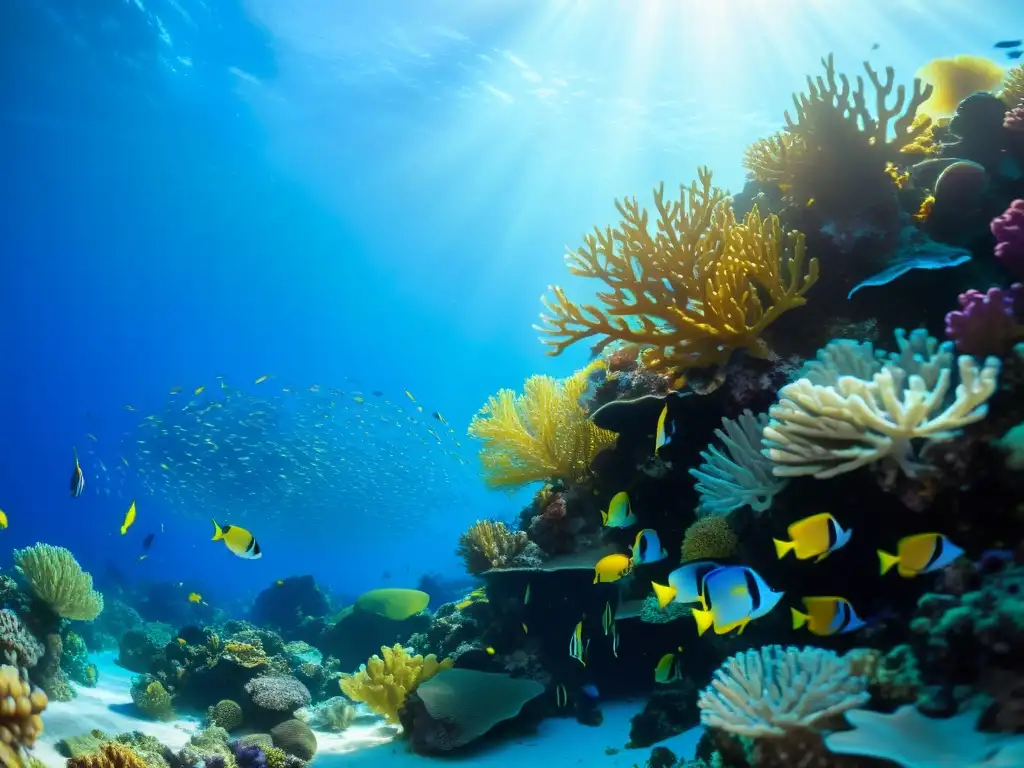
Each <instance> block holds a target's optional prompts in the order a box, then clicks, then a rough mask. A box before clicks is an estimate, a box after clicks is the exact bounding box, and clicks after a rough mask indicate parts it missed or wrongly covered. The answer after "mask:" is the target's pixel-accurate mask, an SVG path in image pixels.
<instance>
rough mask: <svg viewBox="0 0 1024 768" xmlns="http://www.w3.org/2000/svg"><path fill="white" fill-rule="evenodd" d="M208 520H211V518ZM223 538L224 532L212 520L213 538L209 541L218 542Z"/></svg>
mask: <svg viewBox="0 0 1024 768" xmlns="http://www.w3.org/2000/svg"><path fill="white" fill-rule="evenodd" d="M210 519H211V520H213V518H212V517H211V518H210ZM223 538H224V530H223V529H222V528H221V527H220V526H219V525H217V521H216V520H213V538H212V539H211V541H220V540H221V539H223Z"/></svg>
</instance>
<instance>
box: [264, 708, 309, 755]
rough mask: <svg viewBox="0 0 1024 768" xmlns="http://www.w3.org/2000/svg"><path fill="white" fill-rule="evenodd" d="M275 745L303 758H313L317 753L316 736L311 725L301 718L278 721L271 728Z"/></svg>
mask: <svg viewBox="0 0 1024 768" xmlns="http://www.w3.org/2000/svg"><path fill="white" fill-rule="evenodd" d="M270 735H271V737H272V738H273V739H274V746H276V747H279V748H280V749H282V750H284V751H285V752H287V753H288V754H289V755H295V756H296V757H298V758H301V759H302V760H312V759H313V755H315V754H316V747H317V744H316V736H315V735H314V734H313V731H311V730H310V728H309V726H308V725H306V724H305V723H304V722H302V721H301V720H296V719H295V718H292V719H290V720H285V721H284V722H283V723H278V724H277V725H275V726H274V727H273V728H271V729H270Z"/></svg>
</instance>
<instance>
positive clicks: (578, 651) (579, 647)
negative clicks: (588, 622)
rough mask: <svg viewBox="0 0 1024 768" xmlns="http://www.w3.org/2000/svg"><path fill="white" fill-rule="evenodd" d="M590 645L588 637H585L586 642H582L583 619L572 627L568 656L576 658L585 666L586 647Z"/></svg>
mask: <svg viewBox="0 0 1024 768" xmlns="http://www.w3.org/2000/svg"><path fill="white" fill-rule="evenodd" d="M589 647H590V639H589V638H588V639H587V642H586V644H584V642H583V620H582V619H581V620H580V621H579V623H577V624H576V628H575V629H573V631H572V635H571V636H570V637H569V656H570V657H571V658H574V659H576V661H578V662H579V663H580V664H582V665H583V666H584V667H585V666H587V662H586V661H585V657H586V653H587V649H588V648H589Z"/></svg>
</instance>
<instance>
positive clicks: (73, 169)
mask: <svg viewBox="0 0 1024 768" xmlns="http://www.w3.org/2000/svg"><path fill="white" fill-rule="evenodd" d="M1013 15H1016V16H1017V22H1018V23H1017V24H1016V27H1014V25H1013V24H1012V23H1011V22H1012V21H1013V18H1011V17H1012V16H1013ZM0 17H2V18H3V24H0V42H2V44H0V67H2V73H3V76H2V79H0V82H2V86H0V87H2V92H0V146H2V147H3V150H2V151H0V178H2V179H3V187H2V188H3V201H2V204H3V210H4V216H3V226H2V231H0V238H2V241H0V242H2V245H0V248H2V253H3V265H4V268H3V271H2V274H0V345H2V346H0V355H2V359H3V361H4V365H3V369H2V374H0V404H2V406H0V409H2V410H0V412H2V419H0V434H2V437H3V440H4V451H3V461H2V462H0V508H2V509H3V510H4V511H5V512H6V514H7V516H8V518H9V521H10V525H9V528H7V529H6V530H4V531H3V532H2V533H0V537H2V538H3V540H4V542H5V546H4V547H3V548H2V552H3V555H2V556H3V557H4V558H6V557H8V556H9V552H10V550H11V549H12V548H14V547H19V546H25V545H28V544H31V543H33V542H35V541H46V542H49V543H52V544H58V545H63V546H66V547H68V548H70V549H71V550H72V551H73V552H74V553H75V555H76V557H77V558H78V559H79V560H80V562H81V563H82V564H83V565H84V566H85V567H86V568H87V569H88V570H91V571H92V572H94V573H96V574H104V575H103V576H102V577H100V576H99V575H98V576H97V578H98V579H99V578H110V579H128V580H136V579H169V580H181V581H186V580H190V581H194V582H195V583H198V584H203V585H204V591H205V593H206V594H207V599H209V600H211V601H213V600H217V601H221V602H223V603H224V604H227V603H228V601H231V600H234V599H237V598H245V597H246V596H250V595H252V594H254V593H255V592H256V591H258V590H259V589H262V588H263V587H264V586H266V585H267V584H268V583H269V582H270V581H272V580H273V579H276V578H280V577H284V576H287V575H290V574H293V573H312V574H313V575H314V576H315V577H316V578H317V579H318V580H319V581H321V582H322V583H324V584H326V585H327V586H329V587H330V588H331V589H332V590H334V591H336V592H339V593H342V594H354V593H358V592H360V591H362V590H364V589H367V588H371V587H375V586H380V585H382V584H393V585H400V586H415V583H416V581H417V579H418V578H419V576H420V575H421V574H423V573H427V572H437V573H441V574H445V575H450V576H456V575H459V574H460V573H461V564H460V563H459V561H458V560H457V558H456V557H455V556H454V554H453V550H454V548H455V544H456V541H457V537H458V534H459V533H460V532H461V531H462V530H463V529H464V528H465V527H466V525H467V524H468V523H469V522H471V521H472V520H475V519H477V518H484V517H497V518H499V519H510V518H512V517H513V516H514V515H515V513H516V511H517V510H518V507H519V506H520V504H519V502H518V501H517V499H516V498H512V499H510V498H509V497H507V496H505V495H503V494H500V493H490V492H487V491H486V490H485V489H484V488H483V485H482V483H481V481H480V478H479V475H478V471H477V466H476V464H475V463H474V448H473V445H472V441H471V440H470V439H469V438H468V437H466V435H465V429H466V426H467V424H468V422H469V419H470V418H471V417H472V415H473V413H474V412H475V411H476V410H477V409H478V408H479V407H480V405H482V403H483V402H484V401H485V400H486V398H487V396H488V395H490V394H491V393H492V392H494V391H496V390H497V389H499V388H501V387H512V388H516V387H519V386H520V385H521V382H522V381H523V379H525V378H526V377H527V376H529V375H530V374H532V373H535V372H544V373H551V374H554V375H564V374H567V373H568V372H570V371H572V370H573V369H574V368H576V367H578V366H579V365H580V363H582V362H583V361H584V360H585V358H586V349H585V348H580V349H573V350H571V351H570V352H569V353H567V354H565V355H563V356H562V357H559V358H557V359H550V358H547V357H545V356H544V348H543V347H542V346H541V345H540V344H539V343H538V342H537V340H536V333H535V331H533V330H532V329H531V322H532V321H533V320H534V318H535V317H536V315H537V312H538V311H539V309H540V306H539V303H538V300H537V297H538V296H539V295H540V294H541V293H542V292H543V291H544V290H545V288H546V286H547V285H548V284H549V283H556V282H558V283H562V284H568V285H569V287H570V289H572V288H573V287H574V286H575V284H574V283H572V279H571V278H569V277H567V275H566V271H565V269H564V266H563V264H562V259H561V255H562V253H563V252H564V248H565V246H567V245H568V246H571V247H575V246H576V245H577V244H578V242H579V240H580V236H581V234H582V233H584V232H585V231H587V230H588V229H589V228H590V227H591V226H592V225H593V224H594V223H596V222H603V221H606V220H609V216H610V215H611V214H612V212H613V209H612V201H613V199H614V198H616V197H618V196H622V195H634V194H635V195H640V196H644V195H647V194H648V191H649V189H650V188H651V187H652V186H654V185H655V184H657V183H658V182H659V181H662V180H665V181H666V182H668V183H669V184H674V183H676V182H677V181H683V180H687V179H689V178H691V176H692V173H693V169H694V168H695V167H696V166H697V165H700V164H708V165H710V166H712V167H713V168H714V169H715V170H716V174H717V176H716V179H717V180H718V182H719V183H722V184H724V185H725V186H728V187H730V188H732V189H734V190H736V189H739V188H740V187H741V186H742V182H743V175H742V170H741V168H740V157H741V154H742V148H743V147H744V146H746V145H747V144H748V143H749V142H751V141H752V140H754V139H756V138H758V137H759V136H761V135H764V134H765V133H767V132H769V131H771V130H774V129H775V128H776V126H777V124H778V118H779V115H778V113H779V109H780V105H784V104H788V103H789V99H790V94H791V93H792V92H793V91H794V90H796V89H799V88H800V87H801V86H802V83H803V73H805V72H813V71H817V67H818V59H819V58H820V56H821V55H823V54H824V53H826V52H828V51H833V52H834V53H835V54H836V56H837V58H838V59H841V60H843V61H846V62H859V61H860V60H862V59H863V58H872V59H875V58H877V59H878V63H880V64H888V65H892V66H894V67H896V68H897V69H898V70H899V71H900V72H901V73H909V72H912V71H913V70H914V69H916V67H917V66H919V65H920V64H921V63H922V62H923V61H926V60H928V59H929V58H932V57H934V56H941V55H949V54H954V53H977V54H988V53H990V50H991V45H992V42H993V41H995V40H997V39H999V38H1000V37H1003V36H1004V35H1005V34H1008V33H1007V30H1008V29H1009V28H1010V27H1014V28H1015V29H1016V30H1017V31H1018V32H1019V30H1020V28H1022V27H1024V11H1018V10H1013V11H1011V10H1008V8H1007V4H1005V3H995V2H975V3H971V4H970V6H969V7H965V6H964V4H962V3H959V2H953V1H952V0H931V1H930V2H910V1H909V0H908V1H902V2H896V1H895V0H893V1H892V2H885V3H883V2H863V3H853V2H839V1H838V0H835V1H834V2H826V1H825V0H819V1H817V2H810V1H809V2H797V0H780V1H779V2H767V0H764V1H763V2H756V1H752V2H749V3H741V2H738V0H737V1H736V2H722V3H715V4H708V3H702V2H697V1H696V0H692V1H689V2H682V1H680V2H668V1H667V0H661V1H660V2H659V1H656V0H647V1H646V2H633V3H610V2H599V1H598V0H591V1H589V2H588V1H587V0H571V1H570V0H564V1H558V0H552V1H550V2H534V1H533V0H528V1H527V2H512V1H511V0H508V1H506V0H495V1H494V2H489V3H470V2H461V3H460V2H440V0H426V1H423V0H383V1H382V2H376V3H365V4H360V5H359V7H356V4H351V3H337V2H328V1H327V0H298V1H297V2H292V3H282V2H277V1H275V0H251V1H250V2H244V3H243V2H235V1H234V0H223V2H212V1H211V2H205V3H204V2H191V1H189V0H180V1H175V0H166V1H154V2H149V1H148V0H130V1H129V0H91V1H89V2H87V1H86V0H63V1H60V0H12V2H8V3H6V4H5V5H4V9H3V10H2V11H0ZM875 46H877V48H875V50H874V51H873V50H872V49H873V48H874V47H875ZM581 290H582V289H581ZM580 346H582V345H580ZM264 375H269V376H270V377H271V378H269V379H267V380H266V381H263V382H261V383H260V384H256V383H255V382H256V381H257V379H259V378H260V377H262V376H264ZM217 377H222V378H217ZM221 382H225V383H226V386H228V387H229V388H230V390H225V389H223V388H222V387H221ZM200 386H202V387H205V388H206V389H205V390H204V391H203V392H201V393H199V394H198V395H193V394H192V393H193V392H194V391H195V390H196V389H197V388H199V387H200ZM175 387H181V388H182V391H181V392H180V393H178V394H171V390H172V388H175ZM312 387H316V388H317V391H311V388H312ZM285 389H287V390H288V391H287V392H283V390H285ZM406 390H408V391H409V392H410V393H412V394H413V395H414V396H415V402H413V400H411V399H410V398H408V397H407V396H406V394H405V391H406ZM228 391H231V392H237V393H239V395H238V400H236V401H235V402H234V403H233V404H231V408H235V407H236V404H237V406H238V408H237V410H230V409H229V408H228V406H227V405H221V406H215V407H218V408H220V409H221V410H222V411H223V412H229V411H230V414H231V415H230V416H228V417H226V418H228V420H229V421H230V420H231V419H234V420H235V421H237V420H239V419H242V418H243V417H244V416H246V415H247V414H248V415H249V416H251V414H252V413H253V412H256V411H265V412H266V411H269V412H271V413H273V414H274V415H275V418H273V419H269V420H266V421H262V420H258V421H257V422H250V423H249V424H248V426H247V427H246V429H248V430H249V432H247V433H246V434H245V436H244V438H240V439H241V440H242V443H240V445H244V446H245V449H246V451H250V450H251V452H253V453H254V455H256V456H257V459H258V460H260V461H264V462H265V463H264V464H262V465H261V469H260V470H259V471H257V472H256V474H257V478H256V479H253V480H251V481H249V480H245V479H244V478H243V486H244V488H245V490H251V491H252V493H242V492H241V491H239V489H238V486H237V483H236V480H237V477H235V476H234V475H231V474H230V473H231V472H232V471H233V470H232V468H236V469H237V461H235V459H236V458H237V457H233V458H232V461H234V463H232V462H231V461H229V462H228V464H224V463H222V457H220V456H218V457H211V456H210V455H208V454H198V458H197V457H188V456H185V455H184V451H185V450H186V448H184V447H183V444H182V443H180V442H175V443H174V444H173V446H171V447H170V448H168V449H167V454H168V455H167V456H165V457H163V458H164V459H165V461H163V462H161V461H160V460H159V458H160V457H156V456H154V455H152V454H145V453H143V451H145V450H149V449H148V448H147V447H146V445H148V444H146V443H139V442H138V440H139V439H143V440H149V439H150V436H149V434H147V433H145V432H140V430H143V429H145V425H146V424H147V417H151V416H153V417H157V418H159V419H160V422H159V423H160V424H162V425H165V426H166V425H172V426H171V427H170V431H171V432H172V433H174V429H173V424H174V423H176V422H175V421H174V419H175V418H179V417H180V418H184V417H182V416H181V414H182V413H183V410H182V409H183V408H185V406H186V405H187V403H188V402H194V403H196V405H195V406H194V407H193V410H196V409H201V408H203V407H205V406H206V405H208V404H209V403H211V402H224V398H225V397H226V395H225V394H224V393H225V392H228ZM334 391H337V392H340V393H341V394H335V393H334ZM375 391H378V392H381V393H382V394H381V395H374V394H373V392H375ZM271 392H273V396H272V395H271ZM356 398H362V400H363V402H358V401H357V400H356ZM331 399H333V400H335V401H336V403H337V404H336V405H334V406H329V407H334V408H338V411H337V412H338V413H341V414H342V415H341V416H340V417H337V418H334V417H332V419H331V431H330V435H329V438H327V439H326V441H325V442H324V443H323V444H322V445H321V447H323V448H324V449H325V450H327V451H328V453H329V455H328V456H327V457H326V459H323V461H327V462H328V463H327V464H320V463H318V462H320V461H322V460H321V459H318V458H317V457H315V456H313V455H312V453H309V451H308V448H309V447H310V446H311V445H312V443H311V442H310V441H311V440H312V439H313V438H312V435H313V434H314V432H313V430H314V427H312V426H310V421H311V420H312V419H315V418H316V414H318V413H319V410H318V409H320V408H322V407H324V401H325V400H328V401H329V400H331ZM179 403H180V404H181V405H180V407H179V405H178V404H179ZM417 404H419V405H422V407H423V411H422V412H420V411H419V410H418V409H417V407H416V406H417ZM126 406H131V407H132V408H133V409H134V410H126V409H125V407H126ZM434 412H438V413H440V414H442V415H443V416H444V418H445V420H446V421H447V422H448V424H450V426H451V429H452V431H451V432H449V431H447V427H446V425H444V424H442V423H441V422H440V421H439V420H437V419H436V418H434V417H433V416H432V414H433V413H434ZM149 423H150V424H151V423H152V420H150V422H149ZM211 423H214V424H216V425H217V429H218V430H221V431H220V432H219V433H218V434H228V433H229V432H230V429H229V427H228V426H226V425H227V424H228V421H225V422H218V421H213V422H211ZM189 428H191V427H189V426H183V430H184V431H185V432H187V431H188V429H189ZM321 429H322V428H321ZM428 429H433V430H434V431H435V432H436V433H437V435H438V436H436V437H435V435H433V434H431V433H430V432H428V431H427V430H428ZM242 431H244V430H242ZM89 435H93V436H95V438H96V439H95V440H93V439H92V438H91V437H89ZM456 440H457V441H458V442H459V443H460V445H458V446H457V445H455V442H456ZM285 443H288V444H289V445H290V447H289V448H287V449H285V448H282V446H283V445H284V444H285ZM186 444H187V443H186ZM73 447H77V449H78V451H79V452H80V454H81V456H82V464H83V469H85V470H86V482H87V489H86V493H85V495H84V496H83V497H82V498H80V499H72V498H71V497H70V496H69V494H68V488H67V484H68V478H69V476H70V473H71V469H72V466H73V456H72V449H73ZM165 447H167V446H166V445H165ZM282 451H284V452H285V453H286V454H287V456H288V462H289V463H287V464H285V465H281V466H278V465H276V464H274V462H276V461H278V460H281V461H284V459H281V457H282V455H284V454H283V453H282ZM129 452H130V455H126V454H128V453H129ZM304 452H305V453H304ZM303 456H305V458H306V460H307V461H308V462H309V464H308V467H307V469H308V471H310V472H312V476H308V477H304V476H303V473H302V471H301V470H302V460H303ZM260 457H262V459H261V458H260ZM274 457H276V458H274ZM168 458H169V459H171V461H170V463H169V464H168V466H172V467H173V469H171V470H162V471H163V472H165V473H168V474H170V477H168V476H165V475H161V474H160V472H161V469H160V466H159V465H160V464H161V463H168V462H167V461H166V459H168ZM122 459H126V460H127V462H128V463H127V464H125V463H124V461H122ZM342 460H345V462H347V464H346V466H345V467H344V468H343V469H342V468H340V464H341V463H342ZM101 462H102V466H103V467H105V469H101V468H100V467H101ZM119 464H120V466H123V467H124V469H123V470H122V469H120V468H119ZM140 466H141V467H143V468H145V469H147V470H148V471H149V473H150V474H149V476H148V477H146V476H144V475H143V474H142V473H140V472H139V471H138V469H139V467H140ZM282 467H283V468H282ZM321 468H326V469H322V471H320V469H321ZM275 469H277V470H280V471H275ZM154 475H155V476H156V479H155V480H154V479H151V478H153V477H154ZM280 475H284V477H280ZM200 476H201V477H204V478H206V480H205V482H206V485H205V486H204V487H203V488H202V492H201V493H200V491H199V490H197V489H196V487H194V482H195V481H196V478H198V477H200ZM211 484H212V485H211ZM132 498H134V499H136V501H137V508H138V518H137V520H136V522H135V524H134V526H133V527H132V528H131V529H130V530H129V531H128V533H126V534H125V535H121V534H120V532H119V526H120V525H121V522H122V518H123V516H124V513H125V510H126V508H127V504H128V502H129V500H131V499H132ZM211 517H214V518H217V519H218V520H219V521H221V522H231V523H235V524H239V525H244V526H246V527H247V528H249V529H250V530H252V531H253V533H254V534H255V535H256V537H257V538H258V540H259V541H260V543H261V546H262V548H263V550H264V553H265V554H264V557H263V559H262V560H260V561H258V562H245V561H241V560H239V559H237V558H234V557H232V556H231V555H230V554H229V553H228V552H227V551H226V550H225V549H224V548H223V547H220V546H219V545H214V544H212V543H211V542H210V540H209V539H210V536H211V535H212V526H211V524H210V522H209V518H211ZM149 533H155V534H156V536H155V541H154V544H153V547H152V549H151V554H150V556H149V557H148V558H147V559H145V560H143V561H138V560H137V556H138V555H139V554H140V553H141V552H142V549H141V542H142V539H143V538H144V537H145V536H146V535H147V534H149Z"/></svg>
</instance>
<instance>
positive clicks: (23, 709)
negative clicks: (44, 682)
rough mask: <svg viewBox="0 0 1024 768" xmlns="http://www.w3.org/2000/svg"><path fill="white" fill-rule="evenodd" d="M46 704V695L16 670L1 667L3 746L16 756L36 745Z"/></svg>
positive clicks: (0, 711) (0, 722)
mask: <svg viewBox="0 0 1024 768" xmlns="http://www.w3.org/2000/svg"><path fill="white" fill-rule="evenodd" d="M47 703H48V702H47V699H46V694H45V693H43V692H42V691H40V690H38V689H33V688H32V686H31V685H29V684H28V682H27V681H25V680H22V679H21V676H20V675H19V673H18V670H17V669H15V668H14V667H11V666H7V665H4V666H2V667H0V744H3V745H5V746H6V747H7V748H9V749H10V750H13V751H14V752H18V751H19V750H20V749H21V748H22V747H31V746H32V745H33V744H35V742H36V739H37V738H38V737H39V735H40V734H41V733H42V732H43V721H42V718H41V717H40V714H41V713H42V712H43V710H44V709H46V705H47Z"/></svg>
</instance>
